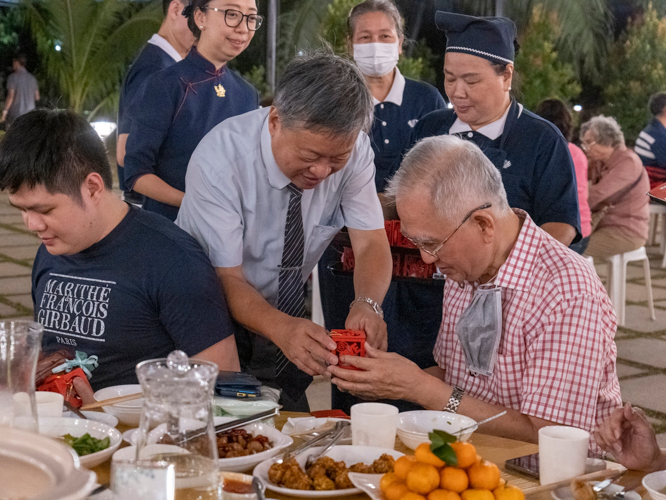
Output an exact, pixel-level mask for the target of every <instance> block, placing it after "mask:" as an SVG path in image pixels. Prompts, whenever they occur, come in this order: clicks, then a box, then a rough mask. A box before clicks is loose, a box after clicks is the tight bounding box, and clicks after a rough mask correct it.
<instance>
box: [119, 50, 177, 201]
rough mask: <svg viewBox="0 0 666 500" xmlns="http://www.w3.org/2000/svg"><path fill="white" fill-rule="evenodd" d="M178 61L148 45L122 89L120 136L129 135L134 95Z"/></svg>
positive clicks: (121, 180) (122, 176)
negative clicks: (146, 81)
mask: <svg viewBox="0 0 666 500" xmlns="http://www.w3.org/2000/svg"><path fill="white" fill-rule="evenodd" d="M175 63H176V61H175V60H174V59H173V58H172V57H171V56H170V55H169V54H167V53H166V52H164V50H162V49H161V48H160V47H158V46H157V45H153V44H152V43H149V44H147V45H146V46H145V47H144V49H143V50H142V51H141V53H140V54H139V55H138V57H137V58H136V60H135V61H134V62H133V63H132V65H131V66H130V67H129V69H128V70H127V74H126V75H125V80H124V81H123V86H122V88H121V89H120V102H119V103H118V134H129V132H130V123H131V122H130V120H129V118H128V117H127V113H126V108H127V105H128V104H129V103H131V102H132V99H134V95H135V94H136V92H137V91H138V90H139V88H140V87H141V84H142V83H143V82H144V81H145V79H146V78H148V76H150V75H152V74H153V73H157V72H158V71H162V70H163V69H165V68H168V67H169V66H171V65H173V64H175ZM122 168H123V167H121V166H120V165H118V184H120V190H121V191H126V188H125V171H124V170H122Z"/></svg>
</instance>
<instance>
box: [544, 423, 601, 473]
mask: <svg viewBox="0 0 666 500" xmlns="http://www.w3.org/2000/svg"><path fill="white" fill-rule="evenodd" d="M589 444H590V433H589V432H587V431H584V430H583V429H578V428H576V427H567V426H563V425H550V426H548V427H542V428H541V429H539V481H540V482H541V484H551V483H556V482H558V481H564V480H567V479H573V478H574V477H576V476H580V475H582V474H585V460H586V459H587V448H588V446H589Z"/></svg>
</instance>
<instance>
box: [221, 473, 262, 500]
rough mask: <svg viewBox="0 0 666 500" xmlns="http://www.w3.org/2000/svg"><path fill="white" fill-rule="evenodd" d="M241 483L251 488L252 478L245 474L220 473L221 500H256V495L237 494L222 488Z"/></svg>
mask: <svg viewBox="0 0 666 500" xmlns="http://www.w3.org/2000/svg"><path fill="white" fill-rule="evenodd" d="M227 481H228V482H230V483H232V484H233V483H242V484H243V485H248V486H249V487H250V488H252V476H249V475H247V474H240V473H238V472H220V484H221V486H222V499H223V500H257V494H256V493H254V491H252V493H237V492H234V491H227V490H225V489H224V488H225V487H226V483H227Z"/></svg>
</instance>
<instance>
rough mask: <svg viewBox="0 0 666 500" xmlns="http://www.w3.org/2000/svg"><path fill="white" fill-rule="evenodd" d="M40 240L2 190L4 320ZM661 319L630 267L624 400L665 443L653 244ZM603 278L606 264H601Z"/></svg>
mask: <svg viewBox="0 0 666 500" xmlns="http://www.w3.org/2000/svg"><path fill="white" fill-rule="evenodd" d="M38 246H39V240H38V239H37V238H36V237H35V236H33V235H32V234H30V233H29V232H28V231H27V230H26V229H25V227H24V226H23V222H22V220H21V215H20V213H19V212H18V211H17V210H16V209H14V208H13V207H11V206H10V205H9V202H8V200H7V196H6V194H0V319H9V318H32V316H31V315H32V299H31V296H30V272H31V268H32V262H33V259H34V256H35V253H36V251H37V248H38ZM648 253H649V254H650V259H651V274H652V289H653V292H654V297H655V308H656V314H657V320H656V321H652V320H650V318H649V313H648V309H647V297H646V291H645V284H644V277H643V268H642V266H641V265H634V264H630V265H629V267H628V284H627V312H626V316H627V318H626V326H625V327H620V328H618V332H617V336H616V342H617V348H618V362H617V371H618V376H619V378H620V384H621V386H622V395H623V399H624V400H625V401H630V402H632V403H633V404H636V405H638V406H640V407H641V408H643V409H644V410H645V411H646V413H647V414H648V415H649V416H650V418H651V419H652V422H653V425H654V427H655V430H656V431H657V433H658V434H659V438H660V442H661V445H662V446H665V447H666V269H661V268H660V265H661V256H660V255H659V248H658V247H656V246H655V247H649V248H648ZM597 271H598V272H599V274H600V276H602V278H603V277H604V276H605V271H606V270H605V266H597ZM308 398H309V400H310V404H311V406H312V408H313V409H328V408H330V385H329V384H328V382H326V381H325V380H323V379H317V380H315V382H314V383H313V385H312V386H311V387H310V389H309V390H308Z"/></svg>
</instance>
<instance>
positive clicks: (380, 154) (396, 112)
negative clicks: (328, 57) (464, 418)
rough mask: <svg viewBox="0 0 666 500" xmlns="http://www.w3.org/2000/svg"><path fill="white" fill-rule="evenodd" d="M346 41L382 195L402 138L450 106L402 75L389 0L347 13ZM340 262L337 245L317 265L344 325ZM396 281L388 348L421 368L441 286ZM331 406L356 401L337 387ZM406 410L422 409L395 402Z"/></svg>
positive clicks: (333, 323)
mask: <svg viewBox="0 0 666 500" xmlns="http://www.w3.org/2000/svg"><path fill="white" fill-rule="evenodd" d="M347 23H348V39H347V40H348V47H349V53H350V54H351V55H353V57H354V60H355V61H356V64H357V65H358V67H359V69H360V70H361V73H363V75H364V77H365V81H366V83H367V85H368V88H369V90H370V92H371V93H372V95H373V98H374V103H375V120H374V123H373V126H372V131H371V133H370V141H371V144H372V149H373V151H374V153H375V167H376V174H375V184H376V187H377V192H378V193H379V197H380V199H381V198H382V197H383V191H384V188H385V187H386V184H387V181H388V179H389V178H390V177H391V176H392V175H393V174H394V173H395V169H396V168H397V165H399V163H400V160H399V157H400V155H401V154H402V150H403V147H404V141H405V140H406V139H407V138H408V137H409V136H410V133H411V131H412V128H413V127H414V125H416V123H417V122H418V121H419V120H420V119H421V118H422V117H423V116H425V115H426V114H428V113H429V112H431V111H434V110H437V109H443V108H445V107H446V104H445V102H444V99H443V98H442V95H441V94H440V93H439V92H438V91H437V89H436V88H435V87H433V86H432V85H428V84H427V83H424V82H418V81H415V80H411V79H409V78H405V77H404V76H403V75H401V74H400V70H399V69H398V68H397V66H396V65H397V63H398V58H399V56H400V54H401V53H402V43H403V41H404V36H403V21H402V18H401V17H400V13H399V12H398V9H397V8H396V6H395V5H394V4H393V3H391V2H390V1H389V0H366V1H365V2H363V3H360V4H358V5H356V6H355V7H354V8H353V9H352V10H351V12H350V14H349V18H348V20H347ZM385 217H386V218H387V219H397V215H396V214H395V210H394V209H393V208H392V207H391V208H390V209H386V208H385ZM332 262H340V249H339V248H333V247H329V249H328V250H327V251H326V253H325V254H324V256H323V257H322V259H321V261H320V264H319V276H320V287H321V295H322V305H323V309H324V318H325V321H326V327H327V328H329V329H330V328H344V327H345V319H346V317H347V314H348V313H349V304H350V302H351V301H353V300H354V299H355V297H354V286H353V282H352V278H351V277H345V276H333V275H332V274H331V273H330V272H329V271H328V270H327V267H328V265H329V264H330V263H332ZM438 285H439V286H431V285H422V284H414V283H405V282H393V283H391V287H390V288H389V291H388V293H387V294H386V297H385V299H384V303H383V304H382V305H383V309H384V320H385V321H386V324H387V329H388V349H389V351H392V352H397V353H399V354H402V355H403V356H405V357H407V358H409V359H410V360H412V361H414V362H415V363H417V364H418V365H419V366H421V367H422V368H427V367H430V366H433V365H434V359H433V355H432V352H433V347H434V344H435V339H436V337H437V332H438V330H439V325H440V323H441V318H442V286H443V283H441V282H440V283H438ZM332 392H333V408H340V409H343V410H346V411H349V407H350V406H351V405H352V404H354V403H356V402H358V399H357V398H355V397H353V396H350V395H349V394H342V393H340V392H339V391H338V389H337V387H333V391H332ZM392 404H396V405H397V406H398V407H399V408H400V409H401V410H403V411H404V410H413V409H416V408H417V407H416V406H414V405H412V404H407V403H405V402H392Z"/></svg>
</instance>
